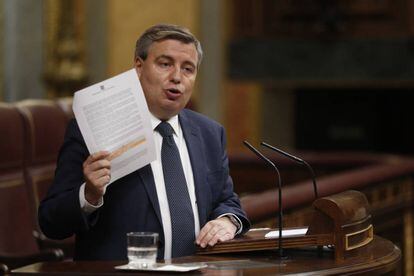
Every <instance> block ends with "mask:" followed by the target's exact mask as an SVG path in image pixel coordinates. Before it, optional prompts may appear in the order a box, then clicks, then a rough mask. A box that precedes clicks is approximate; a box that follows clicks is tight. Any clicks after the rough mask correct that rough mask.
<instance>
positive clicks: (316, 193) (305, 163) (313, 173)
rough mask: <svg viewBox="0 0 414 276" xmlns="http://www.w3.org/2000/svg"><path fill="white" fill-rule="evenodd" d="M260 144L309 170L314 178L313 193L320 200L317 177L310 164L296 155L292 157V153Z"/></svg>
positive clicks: (266, 144) (263, 143)
mask: <svg viewBox="0 0 414 276" xmlns="http://www.w3.org/2000/svg"><path fill="white" fill-rule="evenodd" d="M260 144H261V145H262V146H265V147H266V148H269V149H271V150H274V151H276V152H278V153H280V154H282V155H284V156H286V157H287V158H289V159H291V160H293V161H295V162H297V163H299V164H302V165H304V166H305V167H306V168H307V169H308V170H309V172H310V174H311V177H312V183H313V192H314V194H315V199H317V198H318V187H317V186H316V176H315V172H314V171H313V169H312V167H311V166H310V165H309V164H308V162H306V161H305V160H303V159H301V158H299V157H296V156H294V155H292V154H290V153H287V152H285V151H283V150H281V149H278V148H276V147H274V146H272V145H269V144H268V143H265V142H261V143H260Z"/></svg>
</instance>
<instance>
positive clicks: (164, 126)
mask: <svg viewBox="0 0 414 276" xmlns="http://www.w3.org/2000/svg"><path fill="white" fill-rule="evenodd" d="M156 130H157V131H158V132H159V133H160V134H161V136H162V137H163V139H162V147H161V161H162V171H163V173H164V182H165V189H166V192H167V198H168V205H169V209H170V214H171V231H172V255H171V256H172V257H173V258H175V257H180V256H188V255H192V254H194V252H195V244H194V241H195V234H194V214H193V209H192V208H191V201H190V195H189V193H188V189H187V182H186V181H185V176H184V170H183V166H182V164H181V158H180V154H179V152H178V148H177V145H176V144H175V142H174V138H173V132H174V130H173V128H172V127H171V125H170V124H169V123H167V122H164V121H163V122H161V123H160V124H159V125H158V126H157V128H156Z"/></svg>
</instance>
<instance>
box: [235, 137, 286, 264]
mask: <svg viewBox="0 0 414 276" xmlns="http://www.w3.org/2000/svg"><path fill="white" fill-rule="evenodd" d="M243 144H244V145H245V146H246V147H247V148H248V149H250V150H251V151H252V152H254V153H255V154H256V155H257V156H258V157H259V158H260V159H262V160H263V161H265V162H266V164H268V165H270V166H271V167H273V169H274V170H275V171H276V174H277V179H278V187H279V193H278V196H279V218H278V223H279V239H278V243H279V250H278V255H279V257H280V258H284V257H285V256H284V252H283V239H282V230H283V210H282V178H281V177H280V172H279V170H278V168H277V167H276V165H275V164H274V163H273V162H272V161H270V160H269V158H267V157H266V156H264V155H263V154H262V153H261V152H260V151H258V150H257V149H256V148H254V147H253V146H252V145H251V144H250V143H249V142H247V141H243Z"/></svg>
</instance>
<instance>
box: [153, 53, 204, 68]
mask: <svg viewBox="0 0 414 276" xmlns="http://www.w3.org/2000/svg"><path fill="white" fill-rule="evenodd" d="M162 58H165V59H168V60H169V61H172V60H174V58H173V57H172V56H169V55H160V56H158V57H156V58H155V60H157V61H158V60H160V59H162ZM184 64H189V65H191V66H193V67H194V68H197V66H196V65H195V63H194V62H192V61H191V60H185V61H184Z"/></svg>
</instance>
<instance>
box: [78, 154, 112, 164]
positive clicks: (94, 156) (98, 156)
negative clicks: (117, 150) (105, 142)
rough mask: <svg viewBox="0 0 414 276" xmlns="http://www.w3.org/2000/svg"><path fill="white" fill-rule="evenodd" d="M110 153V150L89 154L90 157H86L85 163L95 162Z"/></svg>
mask: <svg viewBox="0 0 414 276" xmlns="http://www.w3.org/2000/svg"><path fill="white" fill-rule="evenodd" d="M109 154H110V152H109V151H98V152H95V153H93V154H91V155H89V156H88V158H86V160H85V162H84V165H88V164H91V163H93V162H95V161H96V160H100V159H104V158H105V157H107V156H109Z"/></svg>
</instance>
